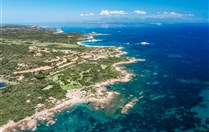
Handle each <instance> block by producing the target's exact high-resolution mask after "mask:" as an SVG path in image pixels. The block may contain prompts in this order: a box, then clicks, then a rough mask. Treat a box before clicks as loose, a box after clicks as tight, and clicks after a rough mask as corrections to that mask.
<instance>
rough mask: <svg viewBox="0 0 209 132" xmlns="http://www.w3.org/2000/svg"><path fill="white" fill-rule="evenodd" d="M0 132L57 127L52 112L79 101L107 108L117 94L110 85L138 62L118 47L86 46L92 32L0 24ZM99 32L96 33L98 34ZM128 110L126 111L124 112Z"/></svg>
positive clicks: (122, 78)
mask: <svg viewBox="0 0 209 132" xmlns="http://www.w3.org/2000/svg"><path fill="white" fill-rule="evenodd" d="M0 30H1V38H0V69H1V70H0V83H4V84H5V85H4V87H1V88H0V98H1V100H0V104H1V105H0V107H1V108H0V117H1V118H0V126H1V127H0V131H3V132H7V131H17V130H27V129H30V130H35V129H36V125H37V122H38V121H46V122H47V123H48V124H49V125H50V124H53V123H54V113H56V112H60V111H62V110H64V109H65V108H69V107H71V106H73V105H74V104H78V103H89V102H91V103H94V104H95V105H94V107H95V109H100V108H104V107H105V106H107V105H108V104H109V103H110V102H111V100H112V99H113V98H114V97H115V96H117V95H118V94H119V93H117V92H114V91H107V90H106V88H105V87H106V86H107V85H110V84H114V83H117V82H127V81H129V80H130V79H131V78H132V77H133V74H132V73H130V72H128V71H126V70H125V68H124V67H122V66H121V65H123V64H128V63H134V62H137V61H138V60H137V59H134V58H128V57H123V56H121V55H123V54H124V53H123V52H122V51H121V49H119V48H117V47H89V46H88V47H87V46H84V45H82V41H83V40H84V39H85V38H89V37H91V36H92V33H91V34H79V33H63V32H61V29H59V30H49V29H44V28H41V27H37V26H17V25H3V26H1V29H0ZM94 34H95V33H94ZM123 111H126V110H123Z"/></svg>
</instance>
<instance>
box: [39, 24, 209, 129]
mask: <svg viewBox="0 0 209 132" xmlns="http://www.w3.org/2000/svg"><path fill="white" fill-rule="evenodd" d="M51 27H53V26H51ZM54 27H56V26H54ZM58 27H61V29H62V30H63V31H64V32H80V33H90V32H97V33H103V34H108V35H104V36H97V37H95V39H101V40H102V41H100V42H94V43H92V42H88V43H87V42H86V43H85V44H87V45H97V46H98V45H102V46H104V45H105V46H118V47H121V46H122V47H124V49H123V50H124V51H126V52H128V54H127V55H126V56H128V57H135V58H139V59H145V60H146V61H144V62H138V63H136V64H130V65H126V68H127V69H128V70H129V71H131V72H133V73H134V74H136V76H135V77H134V78H133V79H132V80H131V81H130V82H127V83H118V84H115V85H111V86H109V87H108V90H113V91H117V92H119V93H121V94H120V95H119V96H118V97H117V98H116V99H115V100H113V102H112V103H111V104H110V105H109V106H108V107H106V108H104V109H101V110H98V111H95V110H92V109H91V105H90V104H78V105H76V106H75V107H73V108H69V109H67V110H65V111H63V112H61V113H57V114H56V123H55V124H53V125H51V126H46V125H45V123H39V127H38V129H37V131H38V132H121V131H122V132H159V131H161V132H172V131H176V132H180V131H195V130H196V131H205V132H206V131H207V132H208V131H209V40H208V29H209V28H208V25H206V24H165V25H160V26H159V25H140V24H138V25H137V24H133V25H132V24H127V25H126V24H75V25H59V26H58ZM140 42H148V43H150V44H149V45H141V44H139V43H140ZM135 97H137V98H139V97H143V98H141V99H140V100H139V101H138V102H137V104H136V105H135V106H134V107H133V108H131V109H130V110H129V111H128V113H127V114H121V113H120V111H121V107H122V106H124V105H125V104H126V103H127V102H129V101H130V100H132V99H133V98H135Z"/></svg>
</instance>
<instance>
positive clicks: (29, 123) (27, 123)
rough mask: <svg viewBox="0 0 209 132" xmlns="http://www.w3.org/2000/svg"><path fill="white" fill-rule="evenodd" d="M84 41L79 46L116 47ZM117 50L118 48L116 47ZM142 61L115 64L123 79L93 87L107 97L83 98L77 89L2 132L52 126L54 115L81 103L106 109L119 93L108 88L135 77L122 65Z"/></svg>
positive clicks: (97, 84) (88, 96)
mask: <svg viewBox="0 0 209 132" xmlns="http://www.w3.org/2000/svg"><path fill="white" fill-rule="evenodd" d="M82 42H83V41H80V42H77V44H78V45H82V46H87V47H98V48H99V47H115V46H88V45H84V44H83V43H82ZM115 48H116V47H115ZM116 49H117V50H118V51H119V52H120V53H119V54H117V55H116V56H118V57H120V56H121V55H123V54H126V52H122V51H121V50H120V49H119V48H116ZM138 61H140V60H138V59H130V60H129V61H124V62H118V63H114V64H113V65H112V66H113V67H114V68H115V69H116V70H117V71H119V72H121V73H122V75H123V76H122V77H120V78H116V79H110V80H107V81H105V82H100V83H96V84H94V85H93V87H95V88H96V90H97V93H96V94H97V95H104V94H103V93H105V95H104V96H103V97H100V98H96V97H94V96H95V95H92V94H88V93H87V94H88V95H87V96H83V95H84V94H86V93H85V92H83V91H82V89H76V90H69V91H67V94H66V99H63V100H59V101H57V103H56V104H55V105H54V107H52V108H50V109H45V110H42V111H40V112H36V113H35V114H33V115H32V116H30V117H26V118H24V119H22V120H20V121H18V122H14V121H9V122H8V123H7V124H5V125H3V126H1V127H0V132H7V131H16V130H19V129H20V130H27V129H31V130H32V131H35V130H36V127H37V123H38V121H46V122H47V124H48V125H51V124H53V123H55V121H54V114H55V113H58V112H61V111H63V110H64V109H66V108H70V107H72V106H74V105H75V104H80V103H89V102H91V103H94V104H95V109H99V108H104V107H105V106H107V105H108V104H109V103H110V102H111V101H112V100H113V99H114V98H115V96H117V95H118V94H119V93H117V92H114V91H107V89H106V86H108V85H112V84H115V83H118V82H128V81H130V80H131V79H132V77H133V76H134V74H133V73H130V72H128V71H127V70H126V69H125V68H123V67H122V66H121V65H124V64H131V63H136V62H138Z"/></svg>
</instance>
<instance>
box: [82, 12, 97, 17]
mask: <svg viewBox="0 0 209 132" xmlns="http://www.w3.org/2000/svg"><path fill="white" fill-rule="evenodd" d="M80 16H82V17H85V16H94V13H86V14H83V13H82V14H80Z"/></svg>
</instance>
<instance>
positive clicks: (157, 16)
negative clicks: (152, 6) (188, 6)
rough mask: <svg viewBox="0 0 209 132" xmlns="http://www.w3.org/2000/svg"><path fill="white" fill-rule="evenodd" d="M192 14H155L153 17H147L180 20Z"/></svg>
mask: <svg viewBox="0 0 209 132" xmlns="http://www.w3.org/2000/svg"><path fill="white" fill-rule="evenodd" d="M191 16H194V15H193V14H183V13H177V12H157V14H155V15H151V16H149V17H153V18H182V17H191Z"/></svg>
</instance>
